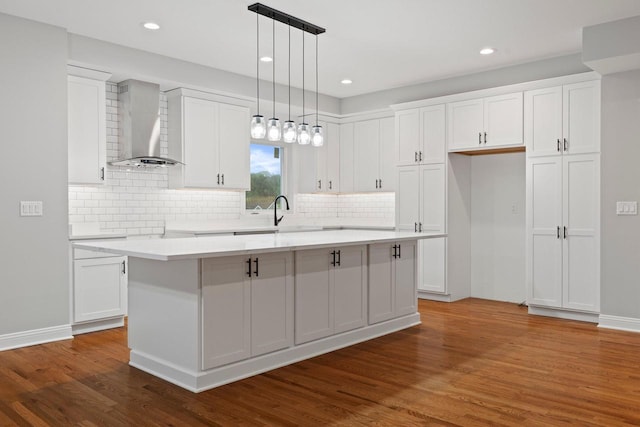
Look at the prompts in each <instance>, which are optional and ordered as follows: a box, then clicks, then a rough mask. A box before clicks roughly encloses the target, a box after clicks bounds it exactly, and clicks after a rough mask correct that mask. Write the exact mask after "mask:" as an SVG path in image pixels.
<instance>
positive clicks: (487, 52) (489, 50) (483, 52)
mask: <svg viewBox="0 0 640 427" xmlns="http://www.w3.org/2000/svg"><path fill="white" fill-rule="evenodd" d="M495 51H496V50H495V49H494V48H492V47H485V48H483V49H480V55H491V54H492V53H493V52H495Z"/></svg>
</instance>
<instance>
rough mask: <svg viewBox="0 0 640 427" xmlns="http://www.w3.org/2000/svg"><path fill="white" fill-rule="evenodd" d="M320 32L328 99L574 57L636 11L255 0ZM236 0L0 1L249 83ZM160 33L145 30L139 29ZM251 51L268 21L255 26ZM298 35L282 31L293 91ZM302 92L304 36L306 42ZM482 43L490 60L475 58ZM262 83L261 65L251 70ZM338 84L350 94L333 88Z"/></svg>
mask: <svg viewBox="0 0 640 427" xmlns="http://www.w3.org/2000/svg"><path fill="white" fill-rule="evenodd" d="M263 1H264V4H266V5H268V6H271V7H273V8H275V9H278V10H281V11H283V12H286V13H288V14H290V15H293V16H296V17H298V18H301V19H304V20H306V21H309V22H311V23H313V24H316V25H319V26H321V27H324V28H326V29H327V32H326V33H325V34H322V35H320V36H318V42H319V44H320V49H319V57H320V64H319V68H320V76H319V78H320V92H322V93H325V94H328V95H333V96H336V97H339V98H344V97H348V96H353V95H358V94H362V93H368V92H374V91H378V90H383V89H389V88H392V87H398V86H405V85H409V84H413V83H419V82H425V81H431V80H437V79H441V78H446V77H451V76H456V75H461V74H467V73H472V72H477V71H482V70H488V69H493V68H499V67H503V66H507V65H512V64H518V63H523V62H528V61H533V60H537V59H543V58H549V57H553V56H559V55H564V54H570V53H576V52H580V51H581V29H582V27H585V26H588V25H593V24H598V23H602V22H607V21H612V20H616V19H620V18H625V17H629V16H636V15H640V1H639V0H393V1H391V0H263ZM252 3H254V1H247V0H180V1H177V0H109V1H105V0H102V1H97V0H0V12H4V13H8V14H11V15H17V16H21V17H25V18H29V19H33V20H36V21H41V22H46V23H50V24H53V25H57V26H61V27H64V28H67V29H68V31H69V32H71V33H76V34H81V35H84V36H88V37H93V38H96V39H101V40H105V41H109V42H112V43H117V44H121V45H125V46H130V47H134V48H138V49H143V50H147V51H150V52H155V53H158V54H162V55H167V56H171V57H175V58H179V59H183V60H186V61H191V62H195V63H199V64H204V65H208V66H211V67H215V68H219V69H223V70H227V71H232V72H235V73H240V74H244V75H248V76H251V77H255V72H256V69H255V67H256V65H255V64H256V62H255V49H256V29H255V27H256V15H255V14H254V13H252V12H249V11H248V10H247V6H248V5H250V4H252ZM149 20H151V21H155V22H158V23H159V24H160V25H161V26H162V28H161V29H160V30H159V31H157V32H149V31H148V30H144V29H143V28H142V26H141V23H142V22H145V21H149ZM260 25H261V27H262V29H261V30H262V31H261V43H262V48H263V49H262V50H261V54H271V31H272V28H271V21H270V20H268V19H267V18H261V20H260ZM301 38H302V35H301V32H300V31H299V30H293V31H292V66H293V67H294V69H293V70H292V77H291V79H292V84H293V85H294V86H298V87H300V86H301V85H302V82H301V74H302V70H301V68H302V61H301V53H300V51H301ZM276 41H277V43H276V60H277V69H276V77H277V80H278V81H279V82H281V83H285V84H286V82H287V64H286V60H287V56H286V52H287V27H286V26H285V25H283V24H279V23H276ZM305 43H307V46H306V47H307V51H306V53H307V58H308V59H307V62H306V65H307V69H306V71H307V72H306V73H305V76H306V79H307V80H306V82H305V83H306V86H307V87H310V85H311V87H312V88H313V87H314V86H313V85H314V84H315V82H314V68H313V67H314V60H313V58H314V56H313V55H314V51H313V47H314V44H313V43H314V40H313V36H311V35H307V39H306V42H305ZM484 46H492V47H495V48H496V49H497V52H496V53H495V54H493V55H491V56H481V55H479V54H478V51H479V50H480V48H482V47H484ZM261 77H263V78H266V79H268V80H270V79H271V65H270V64H265V65H262V66H261ZM345 77H348V78H350V79H352V80H353V84H352V85H351V86H344V85H341V84H340V80H341V79H343V78H345Z"/></svg>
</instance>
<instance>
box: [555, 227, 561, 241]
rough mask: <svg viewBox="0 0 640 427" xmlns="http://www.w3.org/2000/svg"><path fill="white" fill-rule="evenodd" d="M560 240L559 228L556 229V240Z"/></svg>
mask: <svg viewBox="0 0 640 427" xmlns="http://www.w3.org/2000/svg"><path fill="white" fill-rule="evenodd" d="M559 238H560V226H557V227H556V239H559Z"/></svg>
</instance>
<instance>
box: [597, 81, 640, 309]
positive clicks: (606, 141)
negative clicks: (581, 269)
mask: <svg viewBox="0 0 640 427" xmlns="http://www.w3.org/2000/svg"><path fill="white" fill-rule="evenodd" d="M601 161H602V163H601V167H602V171H601V177H602V178H601V179H602V181H601V190H602V191H601V194H602V196H601V198H602V199H601V203H602V205H601V206H602V208H601V221H602V223H601V226H602V230H601V233H602V236H601V242H602V246H601V257H602V263H601V266H602V270H601V279H602V283H601V312H602V314H608V315H612V316H623V317H633V318H640V216H617V215H616V213H615V210H616V201H619V200H620V201H622V200H630V201H633V200H636V201H638V200H640V167H639V166H638V162H639V161H640V70H636V71H628V72H624V73H618V74H611V75H607V76H604V77H603V78H602V158H601Z"/></svg>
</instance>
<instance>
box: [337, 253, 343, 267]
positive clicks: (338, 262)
mask: <svg viewBox="0 0 640 427" xmlns="http://www.w3.org/2000/svg"><path fill="white" fill-rule="evenodd" d="M336 254H337V255H338V260H337V261H336V264H337V265H340V258H342V256H341V254H340V251H338V252H336Z"/></svg>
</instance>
